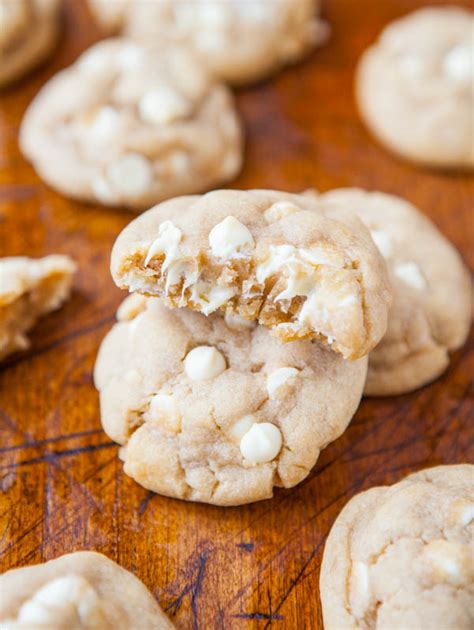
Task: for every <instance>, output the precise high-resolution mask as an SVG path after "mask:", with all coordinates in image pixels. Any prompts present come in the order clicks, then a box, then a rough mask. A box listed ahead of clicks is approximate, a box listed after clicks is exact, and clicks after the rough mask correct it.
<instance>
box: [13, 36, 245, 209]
mask: <svg viewBox="0 0 474 630" xmlns="http://www.w3.org/2000/svg"><path fill="white" fill-rule="evenodd" d="M20 144H21V148H22V151H23V153H24V155H25V156H26V157H27V158H28V159H29V160H30V161H31V162H32V163H33V165H34V167H35V169H36V170H37V172H38V173H39V175H40V176H41V177H42V178H44V180H45V181H46V182H47V183H48V184H50V185H51V186H52V187H53V188H55V189H56V190H58V191H60V192H62V193H64V194H65V195H68V196H70V197H74V198H76V199H80V200H83V201H95V202H98V203H102V204H104V205H113V206H125V207H128V208H131V209H133V210H140V209H144V208H145V207H146V206H149V205H151V204H153V203H156V202H158V201H160V200H162V199H166V198H168V197H173V196H175V195H179V194H184V193H196V192H201V191H205V190H208V189H209V188H212V187H214V186H216V185H218V184H220V183H223V182H225V181H227V180H229V179H232V178H233V177H234V176H235V175H236V174H237V173H238V171H239V169H240V166H241V161H242V131H241V127H240V122H239V119H238V116H237V113H236V111H235V108H234V102H233V98H232V95H231V93H230V91H229V90H228V89H227V88H226V87H225V86H223V85H220V84H215V83H214V82H212V81H211V79H210V78H209V76H208V74H207V72H206V71H204V70H203V69H202V67H201V66H200V64H198V63H196V61H195V59H194V57H193V55H191V54H189V53H188V52H187V51H186V50H185V49H183V48H166V49H159V48H156V47H155V46H152V45H145V44H140V43H137V42H131V41H129V40H126V39H110V40H105V41H103V42H100V43H98V44H96V45H95V46H93V47H92V48H90V49H89V50H88V51H86V52H85V53H84V54H83V55H82V56H81V57H80V58H79V59H78V60H77V61H76V62H75V63H74V64H73V65H72V66H70V67H69V68H67V69H66V70H63V71H62V72H60V73H59V74H57V75H56V76H55V77H53V78H52V79H51V80H50V81H49V82H48V83H47V84H46V85H45V86H44V87H43V88H42V90H41V91H40V93H39V94H38V95H37V97H36V98H35V100H34V101H33V103H32V104H31V105H30V107H29V108H28V110H27V112H26V114H25V118H24V120H23V123H22V127H21V131H20Z"/></svg>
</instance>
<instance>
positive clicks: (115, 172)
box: [107, 153, 153, 197]
mask: <svg viewBox="0 0 474 630" xmlns="http://www.w3.org/2000/svg"><path fill="white" fill-rule="evenodd" d="M107 179H108V180H109V183H110V184H111V185H112V187H113V189H114V190H117V191H119V192H120V193H122V194H123V195H125V196H127V197H139V196H140V195H143V194H144V193H145V192H146V191H147V189H148V188H149V187H150V186H151V184H152V183H153V167H152V165H151V162H150V161H149V160H148V159H147V158H146V157H144V156H143V155H140V154H139V153H126V154H125V155H122V156H121V157H119V158H118V159H117V160H115V162H112V163H111V164H109V166H108V167H107Z"/></svg>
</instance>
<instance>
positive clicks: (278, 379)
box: [267, 367, 299, 398]
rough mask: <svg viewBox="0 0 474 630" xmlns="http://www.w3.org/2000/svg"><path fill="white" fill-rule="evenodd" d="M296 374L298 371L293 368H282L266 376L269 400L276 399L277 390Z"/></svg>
mask: <svg viewBox="0 0 474 630" xmlns="http://www.w3.org/2000/svg"><path fill="white" fill-rule="evenodd" d="M298 373H299V371H298V370H297V369H296V368H293V367H282V368H278V369H277V370H274V371H273V372H270V374H269V375H268V376H267V392H268V395H269V396H270V398H277V397H278V390H279V389H280V388H281V387H282V386H283V385H284V384H285V383H286V382H287V381H289V380H290V378H294V377H295V376H297V375H298Z"/></svg>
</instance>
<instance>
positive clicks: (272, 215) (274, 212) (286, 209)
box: [265, 201, 301, 223]
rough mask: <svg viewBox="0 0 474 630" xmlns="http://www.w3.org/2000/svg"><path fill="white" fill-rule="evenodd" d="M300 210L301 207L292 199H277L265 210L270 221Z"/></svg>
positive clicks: (267, 219)
mask: <svg viewBox="0 0 474 630" xmlns="http://www.w3.org/2000/svg"><path fill="white" fill-rule="evenodd" d="M299 211H301V208H299V207H298V206H297V205H295V204H294V203H292V202H291V201H277V202H276V203H274V204H273V205H271V206H270V207H269V208H268V210H266V211H265V220H266V221H267V222H268V223H275V222H276V221H279V220H280V219H283V217H286V216H288V215H289V214H293V213H294V212H299Z"/></svg>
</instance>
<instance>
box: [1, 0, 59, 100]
mask: <svg viewBox="0 0 474 630" xmlns="http://www.w3.org/2000/svg"><path fill="white" fill-rule="evenodd" d="M59 9H60V0H0V87H2V86H4V85H6V84H8V83H11V82H13V81H15V80H16V79H19V78H20V77H21V76H23V75H24V74H26V73H27V72H28V71H29V70H31V69H32V68H33V67H35V66H37V65H38V64H40V63H41V62H42V61H43V60H44V59H45V58H46V57H47V56H48V55H49V53H50V52H51V50H52V48H53V46H54V44H55V43H56V40H57V37H58V31H59Z"/></svg>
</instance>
